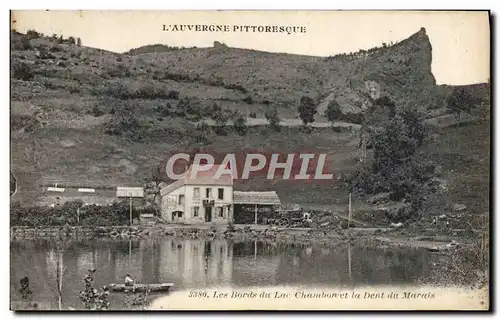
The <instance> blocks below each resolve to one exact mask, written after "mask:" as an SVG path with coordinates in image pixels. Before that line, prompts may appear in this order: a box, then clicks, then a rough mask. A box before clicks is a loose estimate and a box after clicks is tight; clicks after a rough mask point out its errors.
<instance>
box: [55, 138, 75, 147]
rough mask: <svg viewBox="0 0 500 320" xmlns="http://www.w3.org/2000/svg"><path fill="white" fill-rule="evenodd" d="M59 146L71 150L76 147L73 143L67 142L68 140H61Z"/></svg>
mask: <svg viewBox="0 0 500 320" xmlns="http://www.w3.org/2000/svg"><path fill="white" fill-rule="evenodd" d="M59 144H60V145H61V147H63V148H71V147H74V146H75V145H76V143H75V142H74V141H72V140H69V139H63V140H61V141H60V142H59Z"/></svg>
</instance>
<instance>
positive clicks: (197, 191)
mask: <svg viewBox="0 0 500 320" xmlns="http://www.w3.org/2000/svg"><path fill="white" fill-rule="evenodd" d="M193 198H194V199H199V198H200V188H194V194H193Z"/></svg>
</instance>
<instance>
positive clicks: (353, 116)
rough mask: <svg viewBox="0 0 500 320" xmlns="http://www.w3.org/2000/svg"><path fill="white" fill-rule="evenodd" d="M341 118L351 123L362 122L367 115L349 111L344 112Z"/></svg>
mask: <svg viewBox="0 0 500 320" xmlns="http://www.w3.org/2000/svg"><path fill="white" fill-rule="evenodd" d="M339 120H340V121H344V122H349V123H355V124H362V123H363V122H364V121H365V116H364V114H363V113H361V112H360V113H352V112H347V113H344V114H342V115H341V116H340V118H339Z"/></svg>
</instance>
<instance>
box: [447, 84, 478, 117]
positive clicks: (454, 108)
mask: <svg viewBox="0 0 500 320" xmlns="http://www.w3.org/2000/svg"><path fill="white" fill-rule="evenodd" d="M478 103H479V100H478V99H477V98H476V97H474V96H473V95H472V94H471V93H470V92H469V91H467V90H466V89H465V88H463V87H455V88H453V92H452V93H451V94H450V95H449V96H448V98H447V99H446V107H447V108H448V110H449V111H450V112H451V113H452V114H454V115H456V116H460V115H461V114H462V113H464V112H466V113H470V111H471V110H472V108H473V107H475V106H476V105H477V104H478Z"/></svg>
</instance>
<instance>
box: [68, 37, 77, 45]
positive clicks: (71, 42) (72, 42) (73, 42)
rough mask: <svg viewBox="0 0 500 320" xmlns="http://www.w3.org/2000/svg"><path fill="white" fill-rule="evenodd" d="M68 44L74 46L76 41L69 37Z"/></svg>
mask: <svg viewBox="0 0 500 320" xmlns="http://www.w3.org/2000/svg"><path fill="white" fill-rule="evenodd" d="M68 43H69V44H71V45H75V44H76V40H75V38H74V37H69V38H68Z"/></svg>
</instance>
